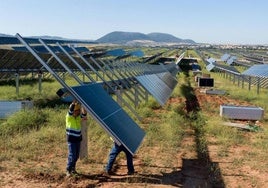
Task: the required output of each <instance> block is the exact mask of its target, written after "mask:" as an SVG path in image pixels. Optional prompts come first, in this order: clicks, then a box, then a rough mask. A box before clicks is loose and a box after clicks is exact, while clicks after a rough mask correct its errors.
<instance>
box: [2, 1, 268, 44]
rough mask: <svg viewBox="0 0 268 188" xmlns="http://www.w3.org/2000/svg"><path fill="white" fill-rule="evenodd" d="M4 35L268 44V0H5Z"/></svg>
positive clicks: (3, 14) (3, 2) (3, 9)
mask: <svg viewBox="0 0 268 188" xmlns="http://www.w3.org/2000/svg"><path fill="white" fill-rule="evenodd" d="M0 20H1V24H0V33H2V34H11V35H15V34H16V33H19V34H20V35H21V36H23V37H26V36H43V35H49V36H59V37H64V38H70V39H85V40H96V39H99V38H101V37H103V36H104V35H106V34H108V33H110V32H113V31H125V32H140V33H144V34H148V33H152V32H159V33H168V34H171V35H173V36H175V37H178V38H181V39H192V40H194V41H195V42H198V43H211V44H268V1H267V0H0Z"/></svg>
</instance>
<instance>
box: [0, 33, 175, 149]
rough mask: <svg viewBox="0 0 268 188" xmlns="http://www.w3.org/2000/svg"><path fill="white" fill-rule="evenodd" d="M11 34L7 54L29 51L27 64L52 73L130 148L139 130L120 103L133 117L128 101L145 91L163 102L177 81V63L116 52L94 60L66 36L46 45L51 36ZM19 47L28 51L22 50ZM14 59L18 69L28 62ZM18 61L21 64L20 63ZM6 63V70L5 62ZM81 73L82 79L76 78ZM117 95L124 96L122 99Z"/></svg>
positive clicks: (140, 135)
mask: <svg viewBox="0 0 268 188" xmlns="http://www.w3.org/2000/svg"><path fill="white" fill-rule="evenodd" d="M16 38H17V40H18V41H19V42H20V43H21V44H23V45H24V47H18V48H17V46H14V48H16V49H15V50H13V51H11V50H9V51H8V52H7V56H8V55H10V52H11V54H12V53H13V55H14V53H16V56H18V58H21V57H22V56H25V57H27V58H28V57H29V54H30V55H31V59H29V60H27V62H28V61H29V62H31V63H32V62H34V61H35V63H33V64H32V66H31V69H30V70H33V69H32V68H34V67H35V70H36V71H38V70H44V71H47V72H48V73H49V74H50V75H52V76H54V77H55V78H56V79H57V81H58V82H59V83H60V84H61V85H62V86H63V88H62V89H63V90H62V91H63V93H68V95H70V96H71V97H72V98H75V99H77V100H78V101H79V102H80V103H81V104H82V105H84V106H85V107H86V109H87V110H88V111H89V114H90V115H91V116H92V117H93V118H94V119H95V120H96V121H97V122H98V123H99V124H100V125H101V126H102V127H103V128H104V130H105V131H106V132H107V133H108V134H109V135H110V136H111V137H113V138H114V140H115V141H116V142H117V143H118V144H119V145H120V144H123V145H124V146H126V148H127V149H128V150H129V151H130V152H131V153H132V154H134V153H135V152H136V150H137V148H138V147H139V145H140V143H141V142H142V140H143V138H144V135H145V133H144V131H143V130H142V129H141V128H140V127H139V126H138V125H137V124H136V123H135V121H133V120H132V119H131V118H130V116H128V114H127V113H126V112H125V111H124V110H123V108H122V107H121V106H124V107H126V108H128V109H129V110H130V111H131V112H132V113H133V114H134V115H136V117H137V118H138V119H139V116H138V114H137V113H136V112H135V109H134V108H133V107H132V106H131V105H130V104H129V101H130V102H131V103H133V104H134V105H136V103H137V102H140V101H141V100H146V99H147V93H148V94H151V95H152V96H153V97H155V99H156V100H157V101H158V102H159V103H160V104H161V105H164V104H165V103H166V101H167V100H168V98H169V96H170V95H171V93H172V91H173V89H174V88H175V86H176V84H177V80H176V74H177V72H178V65H176V64H175V63H170V64H165V65H164V64H160V65H149V64H145V63H136V62H122V61H118V60H116V58H115V59H114V60H113V61H110V60H101V59H97V60H96V59H94V58H93V57H91V56H87V58H86V56H83V55H82V53H83V52H84V51H79V49H78V48H77V47H76V48H75V47H74V46H73V45H70V46H69V45H68V46H66V45H63V44H65V42H66V41H64V42H59V41H54V42H55V43H54V44H53V45H48V42H51V41H46V40H43V39H41V38H39V39H28V38H25V39H24V38H22V37H21V36H20V35H19V34H17V35H16ZM10 40H15V39H14V38H12V39H10ZM15 42H16V41H15ZM15 42H14V41H13V42H11V44H16V43H15ZM25 49H26V50H27V51H28V52H25ZM1 51H2V50H1ZM4 56H5V55H4ZM33 57H34V58H33ZM10 59H14V57H13V56H12V57H11V58H10ZM7 61H9V60H7ZM19 62H20V61H19V60H18V59H16V60H14V63H15V64H13V65H17V66H16V67H15V68H14V67H13V68H14V70H16V71H19V72H20V71H23V70H26V69H27V68H29V65H28V64H27V63H25V61H24V62H23V63H19ZM36 62H39V63H36ZM37 64H38V65H37ZM25 65H27V66H28V67H27V66H25ZM0 66H1V65H0ZM23 66H25V67H24V68H23ZM17 67H20V69H17ZM6 68H7V70H10V69H8V67H6ZM63 73H68V74H69V75H70V76H71V77H72V78H73V79H74V80H75V81H76V83H77V84H78V85H73V82H72V85H70V84H67V83H66V82H65V81H64V77H62V74H63ZM93 74H95V75H93ZM81 75H83V78H85V79H86V80H87V81H84V80H82V78H81V77H82V76H81ZM92 75H93V76H92ZM124 90H127V92H125V91H124ZM118 91H120V92H118ZM109 94H115V95H116V96H117V97H118V99H119V100H118V101H120V103H119V102H118V103H116V102H115V101H114V100H113V98H112V97H111V96H110V95H109ZM121 95H124V98H125V97H126V98H128V101H126V100H125V99H124V98H123V97H122V96H121ZM120 105H121V106H120ZM133 133H134V135H135V136H133Z"/></svg>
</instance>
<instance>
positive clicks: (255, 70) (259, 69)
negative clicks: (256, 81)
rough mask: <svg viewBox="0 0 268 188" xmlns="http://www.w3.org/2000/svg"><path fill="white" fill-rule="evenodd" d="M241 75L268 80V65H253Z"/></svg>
mask: <svg viewBox="0 0 268 188" xmlns="http://www.w3.org/2000/svg"><path fill="white" fill-rule="evenodd" d="M242 74H243V75H248V76H256V77H265V78H268V65H253V66H252V67H250V68H249V69H247V70H246V71H244V72H243V73H242Z"/></svg>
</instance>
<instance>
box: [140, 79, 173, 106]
mask: <svg viewBox="0 0 268 188" xmlns="http://www.w3.org/2000/svg"><path fill="white" fill-rule="evenodd" d="M136 79H137V80H138V82H139V83H140V84H141V85H142V86H143V87H144V88H145V89H146V90H147V91H148V92H149V93H150V94H151V95H152V96H154V98H155V99H156V100H157V101H158V102H159V104H160V105H162V106H163V105H164V104H165V103H166V101H167V100H168V98H169V96H170V94H171V93H172V89H170V88H169V87H168V85H167V84H165V83H164V82H163V81H162V80H161V79H160V78H159V77H158V76H157V75H156V74H150V75H141V76H136Z"/></svg>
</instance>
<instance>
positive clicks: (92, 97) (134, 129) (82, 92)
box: [72, 83, 145, 154]
mask: <svg viewBox="0 0 268 188" xmlns="http://www.w3.org/2000/svg"><path fill="white" fill-rule="evenodd" d="M72 89H73V90H74V91H75V92H76V93H77V94H78V95H79V96H80V97H81V98H82V99H83V100H84V101H85V103H86V104H87V105H88V106H89V107H90V109H91V112H92V113H93V114H94V115H95V116H96V117H98V119H99V120H100V123H101V125H102V126H103V128H104V129H105V130H106V131H107V132H108V133H109V134H110V136H112V137H113V138H115V140H118V141H119V142H120V143H121V144H123V145H124V146H125V147H126V148H127V149H128V150H129V151H130V152H131V153H132V154H134V153H135V152H136V150H137V149H138V147H139V145H140V144H141V142H142V140H143V138H144V136H145V132H144V131H143V130H142V129H141V128H140V127H139V126H138V125H137V124H136V123H135V122H134V121H133V120H132V119H131V118H130V117H129V115H128V114H127V113H126V112H125V111H124V110H123V109H122V108H121V107H120V106H119V105H118V104H117V103H116V102H115V101H114V100H113V98H112V97H111V96H110V95H108V94H107V93H106V92H105V90H104V89H103V87H102V85H101V84H99V83H94V84H89V85H83V86H75V87H72Z"/></svg>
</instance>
